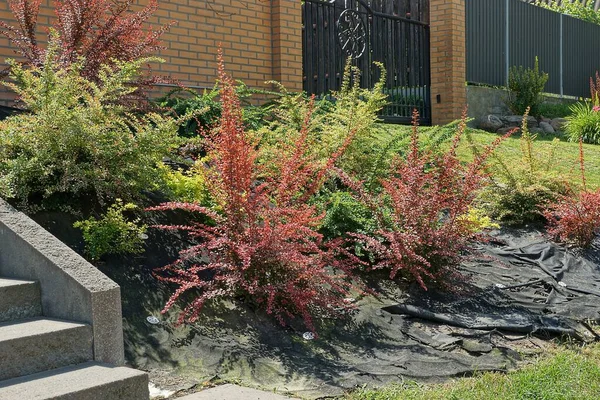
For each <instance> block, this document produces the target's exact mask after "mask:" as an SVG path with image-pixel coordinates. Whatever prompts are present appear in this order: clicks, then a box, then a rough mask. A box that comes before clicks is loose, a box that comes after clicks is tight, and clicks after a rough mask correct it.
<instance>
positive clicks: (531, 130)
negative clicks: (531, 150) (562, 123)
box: [529, 128, 545, 135]
mask: <svg viewBox="0 0 600 400" xmlns="http://www.w3.org/2000/svg"><path fill="white" fill-rule="evenodd" d="M529 133H531V134H533V135H536V134H538V133H545V131H544V130H543V129H542V128H531V129H529Z"/></svg>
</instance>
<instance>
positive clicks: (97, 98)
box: [0, 45, 178, 206]
mask: <svg viewBox="0 0 600 400" xmlns="http://www.w3.org/2000/svg"><path fill="white" fill-rule="evenodd" d="M54 50H55V45H51V46H50V49H49V51H48V54H47V56H46V59H45V63H44V65H43V66H40V67H32V68H25V67H23V66H22V65H20V64H18V63H16V62H14V61H10V66H11V73H10V77H11V78H12V79H11V80H12V82H11V83H5V84H6V85H7V86H9V87H10V88H12V89H13V90H14V91H15V92H16V93H17V94H18V95H19V96H20V98H21V100H22V102H23V103H24V104H25V106H26V107H27V110H28V112H26V113H23V114H20V115H15V116H12V117H9V118H8V119H6V120H4V121H2V122H0V196H3V197H5V198H9V199H15V200H18V201H20V202H21V203H23V204H27V203H31V202H33V203H37V204H38V205H39V203H42V204H41V205H42V206H47V205H49V204H50V202H51V201H57V202H58V203H60V204H63V205H64V204H65V203H67V202H69V201H71V200H73V199H74V198H77V197H83V198H92V199H95V201H98V202H99V203H101V204H102V203H105V202H107V201H112V200H114V199H116V198H118V197H120V198H123V199H126V200H131V199H133V198H136V197H139V195H140V193H141V192H142V190H149V189H150V190H151V189H153V188H157V187H159V186H161V184H162V176H163V174H162V173H161V172H160V171H159V170H158V169H157V164H158V163H160V162H161V161H162V159H163V157H164V156H166V155H168V154H169V152H170V150H171V149H172V148H174V147H175V145H176V143H177V141H176V137H177V126H178V121H176V120H174V119H172V118H169V117H164V116H162V115H160V114H157V113H148V114H144V115H139V114H134V113H132V112H129V111H128V109H127V107H125V106H123V105H122V104H123V102H124V100H125V99H126V98H127V96H128V95H130V94H132V93H133V92H134V91H135V90H136V88H135V87H133V86H131V85H130V83H131V82H133V81H134V79H135V78H136V77H137V76H138V72H139V70H140V67H141V66H142V65H143V64H144V63H147V62H148V61H149V60H147V59H146V60H138V61H132V62H120V61H115V67H114V69H112V68H108V67H103V68H102V69H101V71H100V74H99V77H98V79H99V83H94V82H92V81H89V80H87V79H85V78H82V77H81V74H80V72H81V63H76V64H73V65H71V66H69V67H67V68H62V67H61V66H60V63H59V60H58V59H57V57H56V55H55V53H54Z"/></svg>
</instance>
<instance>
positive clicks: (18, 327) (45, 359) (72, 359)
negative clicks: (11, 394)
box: [0, 318, 93, 380]
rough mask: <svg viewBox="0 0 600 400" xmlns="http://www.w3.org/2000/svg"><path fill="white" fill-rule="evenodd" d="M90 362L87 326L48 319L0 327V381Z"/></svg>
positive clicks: (90, 351) (19, 322)
mask: <svg viewBox="0 0 600 400" xmlns="http://www.w3.org/2000/svg"><path fill="white" fill-rule="evenodd" d="M92 359H93V353H92V329H91V327H90V326H89V325H84V324H77V323H73V322H65V321H59V320H55V319H48V318H33V319H27V320H22V321H17V322H8V323H6V322H5V323H2V324H0V380H5V379H10V378H15V377H18V376H25V375H30V374H35V373H37V372H42V371H47V370H50V369H55V368H60V367H65V366H68V365H75V364H80V363H83V362H86V361H90V360H92Z"/></svg>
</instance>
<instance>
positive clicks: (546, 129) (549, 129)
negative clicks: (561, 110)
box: [540, 122, 556, 133]
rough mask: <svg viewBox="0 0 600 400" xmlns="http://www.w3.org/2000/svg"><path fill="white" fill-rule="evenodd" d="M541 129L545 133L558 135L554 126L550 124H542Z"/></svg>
mask: <svg viewBox="0 0 600 400" xmlns="http://www.w3.org/2000/svg"><path fill="white" fill-rule="evenodd" d="M540 128H541V129H542V130H543V131H544V132H545V133H556V131H555V130H554V128H553V127H552V125H551V124H550V123H548V122H540Z"/></svg>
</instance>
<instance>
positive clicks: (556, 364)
mask: <svg viewBox="0 0 600 400" xmlns="http://www.w3.org/2000/svg"><path fill="white" fill-rule="evenodd" d="M453 399H455V400H499V399H502V400H526V399H531V400H534V399H535V400H567V399H573V400H597V399H600V345H598V344H596V345H593V346H590V347H587V348H584V349H576V350H569V349H565V348H561V349H559V350H555V351H553V353H552V354H550V355H548V356H546V357H544V358H542V359H540V360H538V361H537V362H535V363H533V364H530V365H528V366H526V367H524V368H522V369H520V370H518V371H513V372H509V373H507V374H502V373H485V374H482V375H479V376H476V377H473V378H464V379H459V380H454V381H452V382H449V383H446V384H438V385H418V384H415V383H412V384H404V385H396V386H390V387H388V388H386V389H382V390H376V391H375V390H367V389H363V390H359V391H356V392H354V393H352V394H350V395H348V396H347V397H346V400H453Z"/></svg>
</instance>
